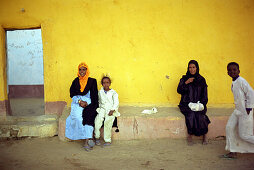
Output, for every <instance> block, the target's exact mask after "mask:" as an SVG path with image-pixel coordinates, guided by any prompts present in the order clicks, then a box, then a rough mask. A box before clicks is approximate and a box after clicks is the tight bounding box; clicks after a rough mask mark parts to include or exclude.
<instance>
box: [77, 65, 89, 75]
mask: <svg viewBox="0 0 254 170" xmlns="http://www.w3.org/2000/svg"><path fill="white" fill-rule="evenodd" d="M86 70H87V69H86V68H85V67H84V66H82V67H80V68H79V75H80V76H81V77H84V76H85V75H86Z"/></svg>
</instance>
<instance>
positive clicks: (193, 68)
mask: <svg viewBox="0 0 254 170" xmlns="http://www.w3.org/2000/svg"><path fill="white" fill-rule="evenodd" d="M189 72H190V73H191V74H192V75H194V74H196V72H197V67H196V65H195V64H190V65H189Z"/></svg>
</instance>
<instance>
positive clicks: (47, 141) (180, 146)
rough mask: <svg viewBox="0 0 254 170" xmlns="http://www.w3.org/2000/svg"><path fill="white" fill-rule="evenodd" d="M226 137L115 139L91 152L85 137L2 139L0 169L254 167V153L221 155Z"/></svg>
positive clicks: (164, 169)
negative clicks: (69, 139) (204, 141)
mask: <svg viewBox="0 0 254 170" xmlns="http://www.w3.org/2000/svg"><path fill="white" fill-rule="evenodd" d="M224 147H225V140H222V139H219V140H212V141H209V144H208V145H206V146H203V145H201V141H200V140H198V139H197V140H195V141H194V145H193V146H187V145H186V141H185V140H184V139H157V140H132V141H113V144H112V145H111V146H109V147H101V146H95V147H94V149H93V150H92V151H91V152H87V151H85V150H84V149H83V148H82V141H74V142H62V141H60V140H59V139H58V137H52V138H25V139H19V140H13V139H12V140H1V141H0V169H8V170H10V169H15V170H16V169H26V170H27V169H47V170H49V169H54V170H55V169H84V170H109V169H110V170H132V169H134V170H142V169H155V170H166V169H177V170H178V169H179V170H182V169H184V170H185V169H187V170H188V169H191V170H194V169H195V170H196V169H216V170H217V169H223V170H227V169H229V170H239V169H241V170H245V169H252V170H253V169H254V154H239V155H238V159H236V160H225V159H221V158H219V157H218V156H219V155H221V154H224V153H226V151H225V150H224Z"/></svg>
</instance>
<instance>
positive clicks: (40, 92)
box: [8, 84, 44, 98]
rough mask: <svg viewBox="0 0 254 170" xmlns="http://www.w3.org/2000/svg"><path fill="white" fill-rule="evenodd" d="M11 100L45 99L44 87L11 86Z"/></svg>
mask: <svg viewBox="0 0 254 170" xmlns="http://www.w3.org/2000/svg"><path fill="white" fill-rule="evenodd" d="M8 87H9V97H10V98H25V97H44V85H43V84H42V85H9V86H8Z"/></svg>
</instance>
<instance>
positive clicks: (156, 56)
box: [0, 0, 254, 105]
mask: <svg viewBox="0 0 254 170" xmlns="http://www.w3.org/2000/svg"><path fill="white" fill-rule="evenodd" d="M22 8H24V10H25V12H22V11H21V9H22ZM0 25H1V28H0V30H1V31H0V41H1V46H0V58H1V64H0V65H1V70H0V72H1V75H0V100H5V99H6V94H4V93H3V91H4V90H5V89H6V88H5V86H4V84H5V82H4V81H3V80H5V78H4V77H3V71H2V70H3V69H2V67H3V66H4V64H3V63H2V61H4V58H5V54H4V48H3V45H4V43H3V40H4V34H3V33H4V32H3V31H2V29H3V28H4V29H10V28H18V29H20V28H31V27H41V28H42V40H43V53H44V73H45V74H44V77H45V80H44V81H45V82H44V83H45V101H46V102H50V101H67V102H68V104H70V102H71V99H70V98H69V87H70V84H71V82H72V80H73V79H74V78H75V76H76V72H77V66H78V64H79V63H80V62H81V61H85V62H86V63H87V64H88V65H89V66H90V70H91V77H95V78H97V80H98V82H99V80H100V78H101V75H102V73H110V75H111V77H112V79H113V84H112V87H113V88H114V89H115V90H116V91H117V92H118V94H119V98H120V102H121V104H134V105H144V104H156V105H167V104H173V105H176V104H177V103H178V102H179V100H180V95H178V94H177V93H176V88H177V85H178V82H179V79H180V78H181V76H182V75H183V74H185V72H186V68H187V63H188V61H189V60H190V59H196V60H197V61H199V64H200V73H201V74H202V75H203V76H204V77H205V78H206V80H207V83H208V86H209V87H208V91H209V94H208V95H209V104H210V105H216V104H231V103H232V101H233V98H232V94H231V91H230V84H231V79H230V77H228V76H227V71H226V65H227V63H228V62H230V61H236V62H238V63H239V64H240V69H241V75H242V76H243V77H245V78H246V79H247V81H249V83H250V84H251V85H252V87H254V69H253V68H254V59H253V57H254V29H253V28H254V1H253V0H213V1H211V0H191V1H190V0H128V1H127V0H33V1H31V0H22V1H19V0H12V1H10V0H1V1H0ZM166 76H169V78H166ZM98 84H99V83H98ZM99 88H100V86H99Z"/></svg>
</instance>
